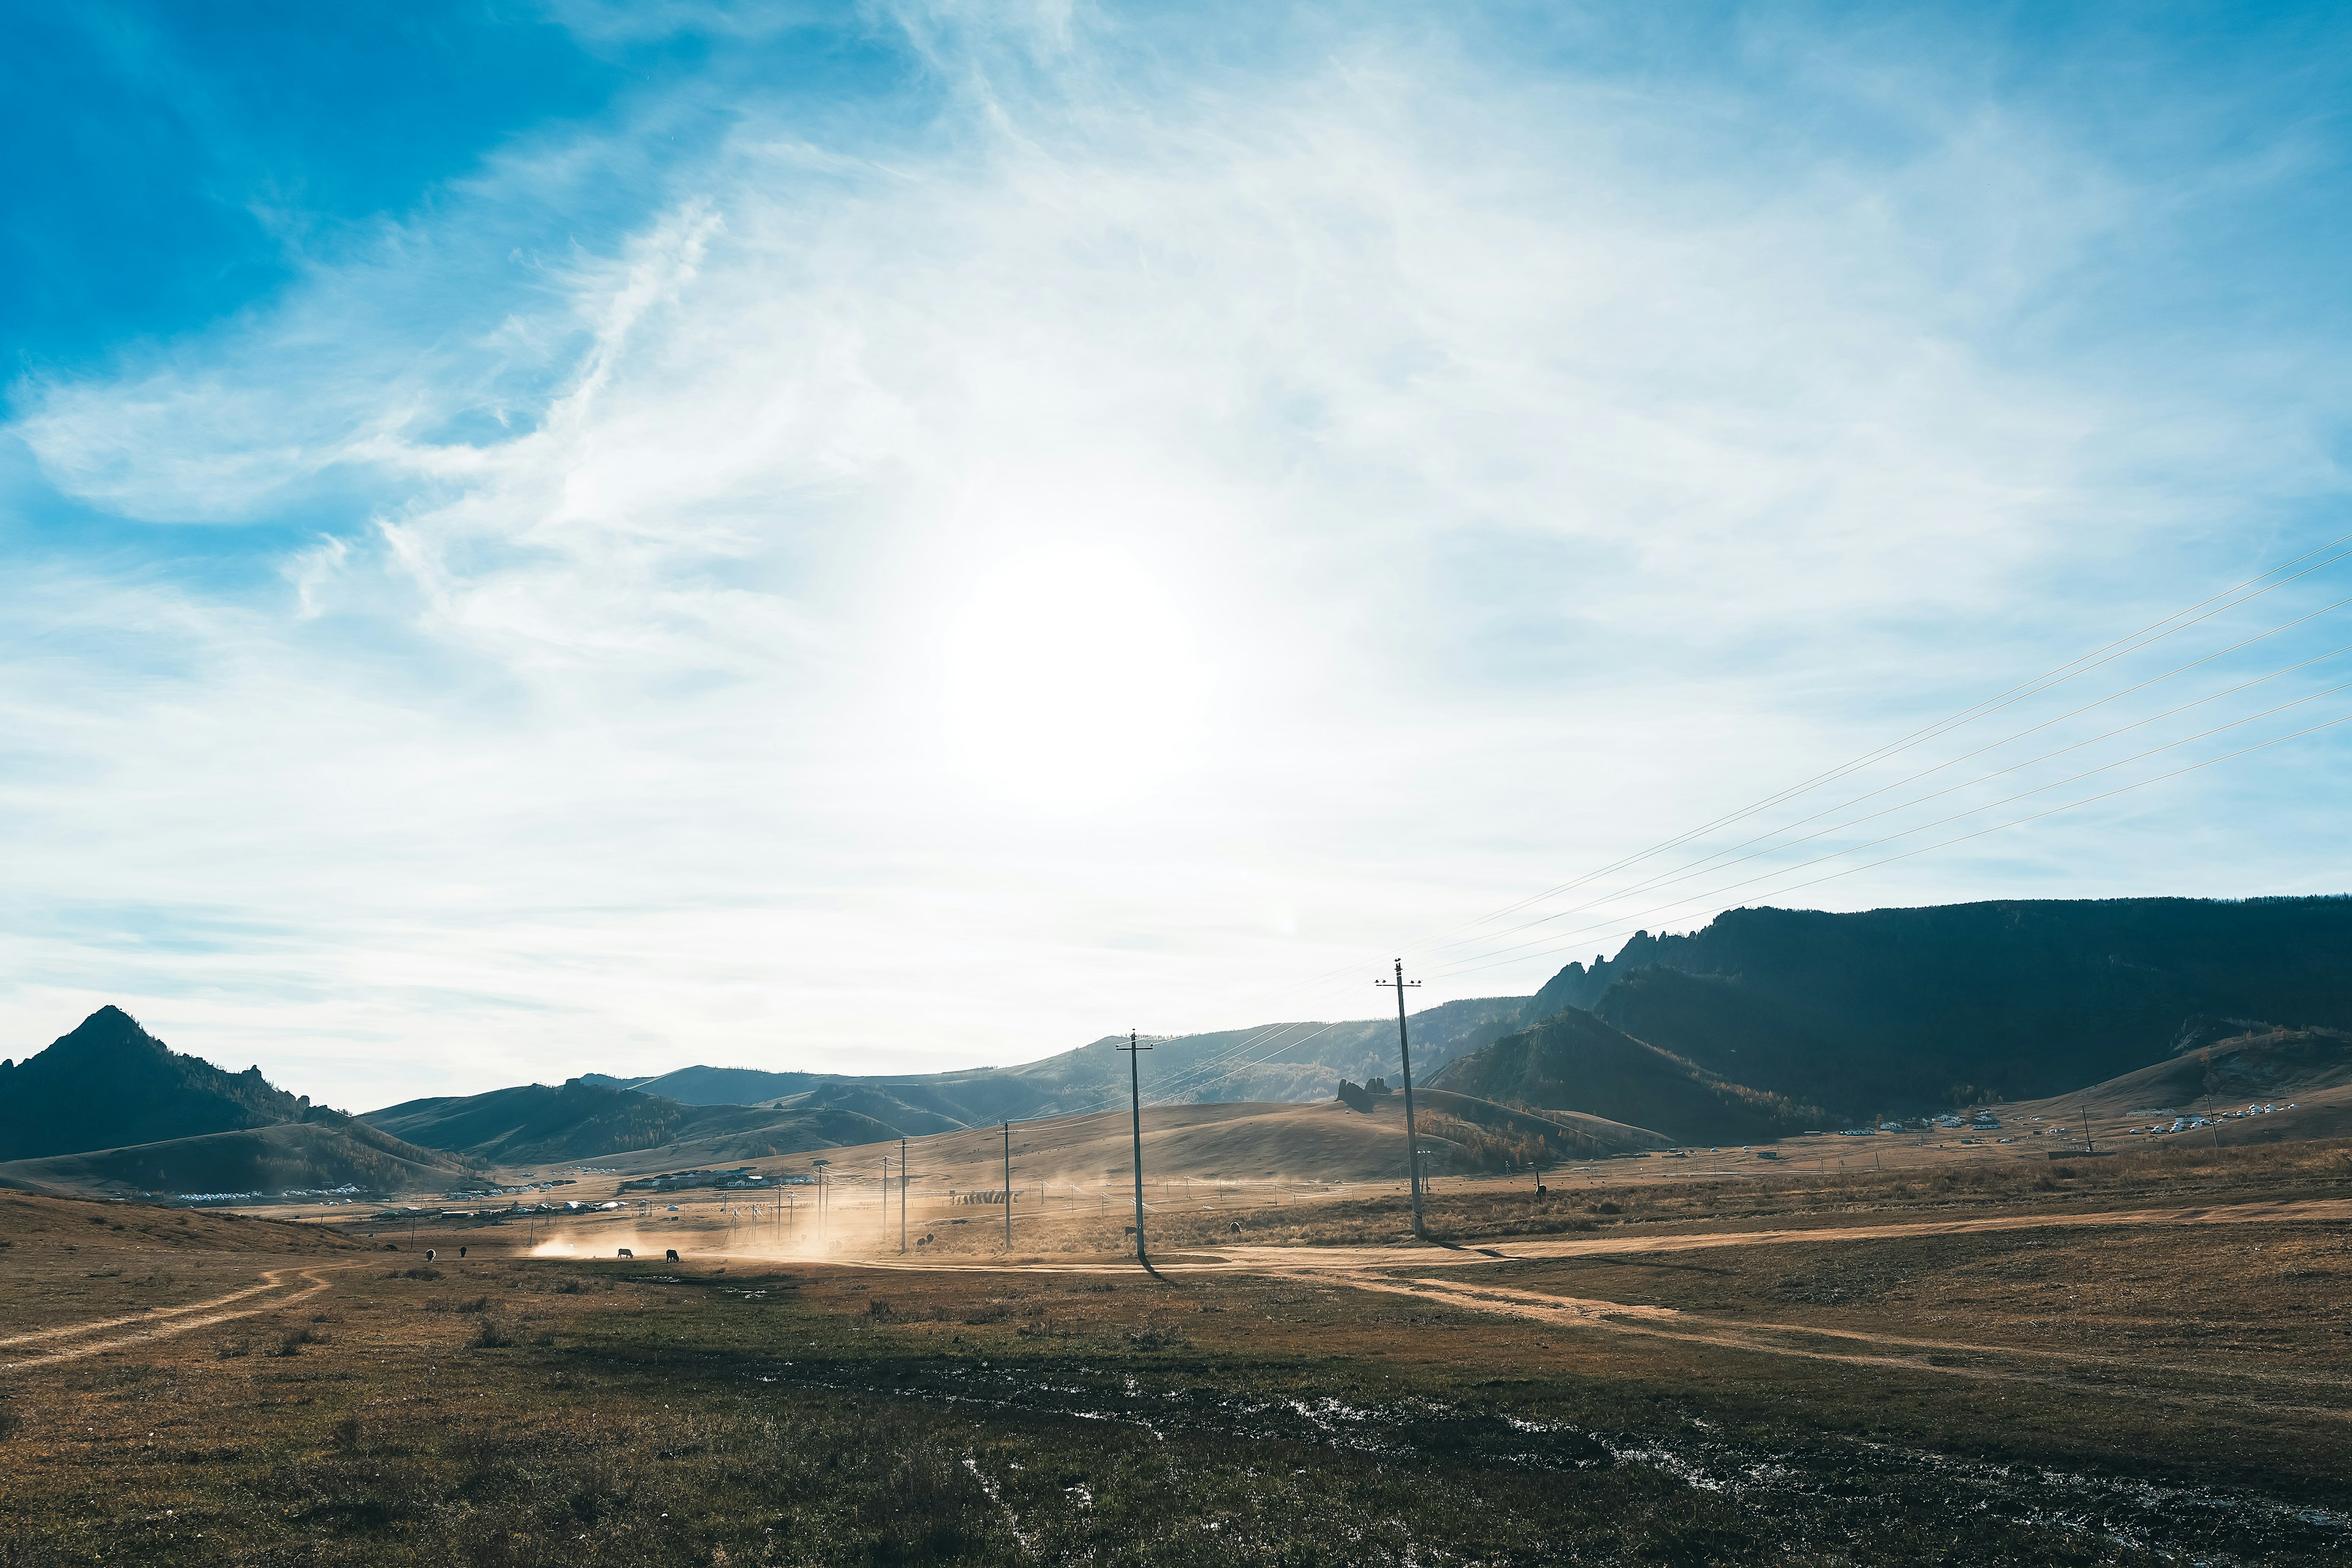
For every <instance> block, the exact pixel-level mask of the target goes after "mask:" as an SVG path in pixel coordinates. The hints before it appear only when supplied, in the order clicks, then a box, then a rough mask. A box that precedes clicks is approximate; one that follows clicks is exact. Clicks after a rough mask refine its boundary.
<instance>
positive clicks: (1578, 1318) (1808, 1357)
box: [1286, 1273, 2352, 1418]
mask: <svg viewBox="0 0 2352 1568" xmlns="http://www.w3.org/2000/svg"><path fill="white" fill-rule="evenodd" d="M1286 1278H1289V1279H1298V1280H1301V1281H1313V1282H1317V1283H1321V1284H1331V1283H1341V1284H1345V1285H1348V1286H1350V1287H1352V1288H1353V1289H1359V1290H1370V1291H1374V1292H1378V1293H1381V1294H1384V1295H1399V1296H1412V1297H1416V1298H1418V1299H1420V1300H1426V1301H1430V1302H1432V1303H1433V1304H1436V1305H1443V1306H1447V1307H1453V1308H1456V1309H1459V1310H1465V1311H1473V1312H1496V1313H1502V1314H1504V1315H1506V1316H1510V1317H1517V1318H1528V1319H1532V1320H1534V1321H1538V1322H1550V1323H1556V1324H1559V1325H1560V1326H1562V1327H1574V1328H1596V1329H1611V1330H1614V1331H1618V1332H1621V1333H1633V1334H1643V1335H1648V1336H1650V1337H1652V1338H1654V1339H1662V1340H1680V1341H1683V1342H1685V1343H1689V1344H1703V1345H1712V1346H1714V1347H1716V1348H1717V1349H1718V1350H1738V1351H1752V1352H1757V1353H1759V1354H1762V1355H1779V1356H1794V1357H1797V1358H1799V1359H1801V1360H1804V1361H1827V1362H1843V1363H1846V1364H1848V1365H1853V1366H1886V1367H1901V1368H1904V1369H1906V1370H1908V1371H1916V1372H1934V1373H1945V1374H1948V1375H1950V1376H1954V1377H1977V1378H1991V1379H1996V1380H2000V1381H2015V1380H2018V1379H2021V1378H2028V1379H2032V1380H2036V1381H2039V1380H2042V1379H2043V1378H2045V1377H2046V1374H2045V1373H2025V1372H2021V1371H2016V1370H2011V1369H2004V1368H2000V1367H1997V1366H1988V1365H1985V1364H1982V1360H1992V1359H2002V1358H2017V1357H2023V1358H2026V1359H2028V1360H2032V1361H2039V1362H2045V1363H2062V1364H2065V1365H2070V1366H2084V1365H2089V1366H2106V1367H2114V1368H2117V1369H2119V1370H2123V1371H2128V1372H2132V1373H2177V1374H2181V1375H2186V1376H2192V1377H2194V1376H2206V1377H2210V1376H2214V1375H2217V1374H2216V1373H2215V1371H2214V1369H2212V1368H2210V1367H2194V1366H2184V1365H2178V1364H2171V1363H2160V1362H2151V1361H2148V1360H2147V1359H2146V1358H2144V1357H2139V1356H2108V1355H2098V1354H2095V1353H2092V1352H2084V1351H2082V1350H2077V1349H2067V1350H2045V1349H2042V1347H2040V1346H2037V1345H2010V1344H2000V1345H1991V1344H1979V1343H1971V1342H1964V1341H1958V1340H1922V1339H1913V1338H1910V1337H1908V1336H1906V1335H1902V1334H1881V1333H1870V1332H1865V1331H1860V1330H1854V1329H1830V1328H1819V1327H1815V1326H1814V1325H1812V1324H1809V1323H1769V1322H1767V1323H1759V1322H1751V1321H1738V1320H1733V1319H1727V1318H1709V1317H1702V1316H1699V1315H1697V1314H1695V1313H1689V1312H1684V1311H1681V1310H1677V1309H1675V1308H1673V1307H1652V1306H1638V1305H1633V1304H1631V1303H1627V1302H1621V1301H1601V1300H1588V1299H1585V1298H1580V1297H1572V1296H1551V1295H1547V1294H1544V1293H1543V1292H1540V1291H1536V1290H1517V1289H1508V1288H1506V1287H1503V1286H1495V1285H1475V1286H1473V1285H1465V1284H1463V1283H1461V1282H1460V1281H1458V1280H1453V1279H1402V1280H1400V1279H1390V1278H1387V1277H1385V1276H1381V1275H1371V1274H1367V1275H1343V1276H1341V1277H1339V1279H1337V1280H1336V1281H1335V1280H1334V1279H1333V1278H1332V1276H1330V1275H1328V1274H1322V1273H1317V1274H1294V1275H1289V1276H1286ZM1809 1341H1810V1342H1814V1343H1808V1342H1809ZM1822 1341H1828V1342H1832V1343H1843V1344H1849V1345H1853V1346H1857V1347H1859V1346H1871V1347H1875V1348H1874V1350H1871V1351H1864V1350H1860V1349H1855V1350H1832V1349H1824V1348H1822V1345H1821V1344H1819V1343H1818V1342H1822ZM1900 1352H1914V1353H1911V1354H1903V1353H1900ZM1936 1352H1941V1353H1942V1354H1943V1355H1944V1356H1946V1357H1950V1356H1961V1355H1965V1356H1969V1357H1975V1358H1982V1360H1979V1361H1977V1362H1975V1363H1953V1362H1950V1361H1948V1360H1937V1359H1934V1357H1935V1354H1936ZM2226 1375H2227V1377H2228V1378H2229V1380H2230V1381H2231V1382H2232V1383H2245V1382H2255V1383H2268V1384H2280V1385H2282V1386H2286V1387H2294V1388H2303V1389H2306V1390H2313V1389H2321V1388H2326V1389H2352V1380H2347V1379H2345V1378H2340V1377H2326V1376H2322V1375H2318V1374H2315V1373H2301V1372H2296V1373H2273V1372H2265V1371H2263V1370H2260V1369H2258V1368H2244V1367H2241V1368H2232V1369H2231V1370H2230V1371H2229V1372H2228V1373H2227V1374H2226ZM2168 1396H2169V1397H2173V1398H2176V1399H2179V1400H2182V1401H2184V1402H2187V1403H2197V1402H2198V1396H2196V1395H2191V1394H2179V1393H2178V1392H2168ZM2228 1400H2229V1402H2230V1403H2232V1404H2240V1403H2242V1395H2237V1394H2232V1395H2230V1396H2228ZM2306 1408H2308V1407H2306ZM2317 1413H2319V1414H2325V1415H2332V1416H2336V1417H2338V1418H2352V1410H2347V1409H2339V1408H2336V1407H2332V1406H2331V1407H2326V1408H2324V1409H2322V1410H2319V1411H2318V1412H2317Z"/></svg>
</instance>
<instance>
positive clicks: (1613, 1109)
mask: <svg viewBox="0 0 2352 1568" xmlns="http://www.w3.org/2000/svg"><path fill="white" fill-rule="evenodd" d="M1429 1087H1430V1088H1431V1089H1434V1090H1440V1091H1443V1090H1448V1089H1450V1090H1453V1091H1454V1092H1455V1093H1459V1094H1465V1095H1471V1096H1475V1097H1476V1098H1478V1099H1482V1100H1494V1101H1497V1102H1500V1103H1503V1104H1507V1105H1523V1106H1528V1107H1531V1108H1533V1109H1535V1110H1562V1111H1580V1112H1583V1113H1584V1114H1586V1115H1589V1116H1597V1117H1603V1118H1606V1119H1607V1120H1608V1121H1612V1122H1620V1123H1623V1124H1624V1125H1626V1126H1627V1127H1629V1128H1635V1129H1647V1130H1649V1131H1653V1132H1656V1133H1660V1134H1663V1135H1664V1137H1665V1138H1666V1139H1667V1140H1669V1141H1672V1142H1680V1143H1716V1142H1735V1141H1743V1140H1753V1139H1766V1138H1777V1137H1780V1136H1781V1135H1782V1134H1784V1133H1789V1132H1799V1131H1804V1130H1805V1128H1806V1125H1807V1124H1808V1123H1809V1122H1810V1123H1811V1124H1812V1125H1813V1126H1819V1125H1820V1123H1821V1109H1820V1108H1819V1107H1818V1106H1814V1105H1810V1104H1803V1103H1799V1102H1796V1101H1792V1100H1790V1099H1789V1098H1788V1097H1787V1096H1785V1095H1780V1094H1775V1093H1771V1092H1769V1091H1768V1090H1762V1089H1753V1088H1750V1087H1749V1086H1748V1085H1745V1084H1739V1083H1733V1082H1730V1081H1728V1080H1727V1079H1723V1078H1721V1077H1719V1076H1718V1075H1717V1074H1715V1073H1711V1072H1708V1071H1707V1070H1706V1069H1705V1068H1700V1067H1697V1066H1696V1065H1694V1064H1693V1063H1691V1062H1687V1061H1685V1060H1684V1059H1683V1058H1680V1057H1677V1056H1675V1055H1674V1054H1673V1053H1672V1052H1670V1051H1662V1050H1660V1049H1659V1048H1658V1047H1655V1046H1652V1045H1648V1044H1645V1043H1643V1041H1640V1040H1637V1039H1633V1038H1632V1037H1628V1036H1626V1035H1624V1034H1622V1033H1621V1032H1620V1031H1618V1030H1616V1029H1612V1028H1611V1027H1610V1026H1608V1025H1607V1024H1605V1023H1603V1022H1601V1020H1600V1019H1599V1018H1596V1017H1594V1016H1592V1015H1591V1014H1590V1013H1587V1012H1585V1011H1584V1010H1583V1009H1581V1008H1579V1007H1563V1008H1561V1009H1559V1011H1558V1012H1555V1013H1554V1014H1552V1015H1551V1016H1549V1017H1548V1018H1546V1019H1545V1020H1544V1021H1543V1022H1542V1023H1540V1024H1537V1025H1534V1026H1531V1027H1528V1028H1526V1029H1522V1030H1520V1031H1519V1032H1518V1033H1517V1034H1515V1035H1507V1036H1505V1037H1503V1038H1501V1039H1499V1040H1496V1042H1495V1043H1494V1044H1492V1045H1490V1046H1487V1047H1484V1048H1483V1049H1480V1050H1477V1051H1474V1052H1472V1053H1471V1054H1470V1055H1468V1056H1466V1057H1462V1058H1457V1059H1455V1060H1454V1061H1452V1062H1449V1063H1447V1064H1446V1065H1445V1066H1444V1067H1443V1068H1439V1069H1438V1071H1437V1072H1436V1073H1434V1074H1433V1075H1432V1076H1431V1078H1430V1079H1429Z"/></svg>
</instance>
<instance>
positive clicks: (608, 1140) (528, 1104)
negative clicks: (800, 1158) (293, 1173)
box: [364, 1079, 898, 1165]
mask: <svg viewBox="0 0 2352 1568" xmlns="http://www.w3.org/2000/svg"><path fill="white" fill-rule="evenodd" d="M364 1120H365V1121H368V1122H369V1123H371V1124H373V1126H375V1127H377V1128H380V1129H382V1130H383V1131H386V1132H389V1133H391V1134H393V1135H394V1136H395V1137H398V1138H403V1139H405V1140H407V1141H408V1142H412V1143H416V1144H420V1145H422V1146H424V1147H425V1148H428V1149H440V1150H447V1151H450V1152H457V1153H463V1154H467V1155H470V1156H473V1157H475V1158H477V1159H481V1160H487V1161H489V1162H492V1163H497V1164H506V1165H514V1164H540V1163H554V1162H561V1161H566V1160H594V1159H601V1158H604V1157H605V1156H608V1155H614V1154H626V1153H633V1152H643V1151H647V1150H655V1149H659V1150H661V1151H662V1152H663V1153H664V1156H665V1158H668V1159H673V1160H675V1161H677V1162H678V1163H691V1162H692V1161H695V1160H708V1159H739V1160H740V1159H755V1158H762V1157H766V1156H769V1155H774V1154H786V1153H792V1152H795V1151H798V1150H803V1149H822V1148H829V1147H831V1146H833V1145H835V1144H836V1143H842V1142H868V1141H870V1140H873V1139H878V1138H887V1137H896V1136H898V1131H897V1130H896V1129H895V1128H892V1127H890V1126H888V1125H886V1124H884V1123H882V1122H879V1121H875V1120H873V1119H872V1118H870V1117H865V1116H861V1115H858V1114H856V1113H855V1112H852V1111H845V1110H814V1111H811V1110H761V1109H754V1108H751V1107H748V1106H735V1105H680V1104H679V1103H678V1102H677V1101H676V1100H664V1099H662V1098H661V1097H660V1096H658V1095H651V1094H646V1093H643V1092H641V1091H640V1090H637V1089H616V1088H613V1087H611V1086H609V1085H604V1084H593V1083H586V1082H583V1081H582V1080H581V1079H572V1080H571V1081H570V1082H568V1083H564V1084H562V1085H560V1086H558V1087H555V1088H552V1089H551V1088H549V1087H548V1086H547V1085H545V1084H524V1085H522V1086H520V1087H519V1088H515V1089H493V1090H491V1091H490V1092H489V1093H488V1094H476V1095H467V1096H464V1097H443V1098H437V1099H431V1100H409V1101H407V1102H405V1103H404V1104H401V1105H394V1106H390V1107H387V1108H386V1109H384V1110H373V1111H370V1112H369V1113H368V1114H367V1116H366V1117H365V1118H364Z"/></svg>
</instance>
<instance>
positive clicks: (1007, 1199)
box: [1004, 1121, 1013, 1252]
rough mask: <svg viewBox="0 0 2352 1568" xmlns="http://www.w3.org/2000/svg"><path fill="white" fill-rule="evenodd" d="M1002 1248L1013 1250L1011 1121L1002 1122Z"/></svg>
mask: <svg viewBox="0 0 2352 1568" xmlns="http://www.w3.org/2000/svg"><path fill="white" fill-rule="evenodd" d="M1004 1250H1005V1251H1007V1252H1010V1251H1012V1250H1013V1123H1011V1122H1010V1121H1008V1122H1006V1123H1005V1124H1004Z"/></svg>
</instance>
